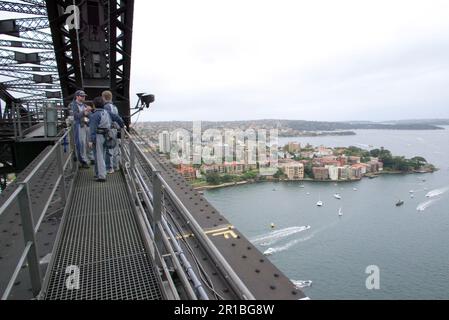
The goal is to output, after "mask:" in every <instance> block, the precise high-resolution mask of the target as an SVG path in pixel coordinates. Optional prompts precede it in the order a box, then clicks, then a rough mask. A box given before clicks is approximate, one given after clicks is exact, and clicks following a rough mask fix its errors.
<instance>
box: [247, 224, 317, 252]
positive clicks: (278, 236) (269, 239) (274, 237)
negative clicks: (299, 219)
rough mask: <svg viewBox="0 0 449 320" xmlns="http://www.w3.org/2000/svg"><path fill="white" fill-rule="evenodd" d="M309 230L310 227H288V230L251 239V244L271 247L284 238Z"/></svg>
mask: <svg viewBox="0 0 449 320" xmlns="http://www.w3.org/2000/svg"><path fill="white" fill-rule="evenodd" d="M309 229H310V226H302V227H289V228H285V229H281V230H277V231H272V232H270V233H268V234H264V235H261V236H258V237H256V238H254V239H252V240H251V242H252V243H254V244H259V245H261V246H262V247H267V246H271V245H273V244H275V243H276V242H278V241H280V240H282V239H284V238H287V237H290V236H292V235H294V234H297V233H299V232H302V231H306V230H309Z"/></svg>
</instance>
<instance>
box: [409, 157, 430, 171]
mask: <svg viewBox="0 0 449 320" xmlns="http://www.w3.org/2000/svg"><path fill="white" fill-rule="evenodd" d="M410 161H411V163H412V164H413V168H414V169H415V170H418V169H419V168H421V167H422V166H425V165H426V164H427V160H426V159H424V158H423V157H413V158H411V159H410Z"/></svg>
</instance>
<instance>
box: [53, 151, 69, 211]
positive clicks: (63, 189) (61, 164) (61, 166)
mask: <svg viewBox="0 0 449 320" xmlns="http://www.w3.org/2000/svg"><path fill="white" fill-rule="evenodd" d="M62 152H63V149H62V145H61V144H59V145H58V147H57V148H56V159H57V162H58V164H57V165H58V173H59V176H60V177H61V181H60V183H61V200H62V202H63V203H64V204H65V203H66V200H67V190H66V187H65V176H64V160H63V157H62Z"/></svg>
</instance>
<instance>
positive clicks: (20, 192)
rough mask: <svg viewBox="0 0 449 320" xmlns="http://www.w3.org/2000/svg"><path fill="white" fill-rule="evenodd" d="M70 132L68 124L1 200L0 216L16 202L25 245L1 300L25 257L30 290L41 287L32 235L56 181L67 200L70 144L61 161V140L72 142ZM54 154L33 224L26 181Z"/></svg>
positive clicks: (41, 217)
mask: <svg viewBox="0 0 449 320" xmlns="http://www.w3.org/2000/svg"><path fill="white" fill-rule="evenodd" d="M72 132H73V130H72V129H71V128H69V129H67V130H66V132H65V133H64V135H63V136H62V137H61V138H60V139H59V140H58V141H57V142H56V144H55V145H54V146H53V147H52V148H51V149H50V150H49V151H48V152H47V153H46V154H45V156H44V157H43V158H42V159H41V160H40V161H39V162H38V164H37V165H36V166H35V168H34V169H33V170H32V171H31V172H30V173H29V174H28V175H27V176H26V177H25V178H24V179H23V180H22V181H18V182H17V184H18V186H17V188H16V190H14V192H13V193H12V194H11V196H10V197H9V198H8V199H7V200H6V201H5V202H4V203H3V205H2V206H1V207H0V216H1V215H2V214H3V213H4V212H5V211H6V210H7V209H8V207H9V206H10V205H12V204H13V203H14V202H15V201H17V202H18V206H19V212H20V215H21V219H22V229H23V235H24V240H25V248H24V250H23V252H22V255H21V256H20V259H19V262H18V264H17V266H16V268H15V270H14V272H13V274H12V276H11V278H10V280H9V282H8V285H7V287H6V289H5V290H4V292H3V293H2V296H1V300H7V299H8V297H9V295H10V294H11V291H12V288H13V285H14V283H15V282H16V279H17V277H18V275H19V272H20V270H21V268H22V266H23V264H24V263H25V260H27V261H28V265H29V274H30V278H31V285H32V291H33V294H34V295H35V296H37V295H38V294H39V293H40V291H41V288H42V276H41V271H40V263H39V254H38V250H37V243H36V235H37V232H38V230H39V227H40V225H41V223H42V221H43V219H44V217H45V213H46V211H47V209H48V207H49V206H50V204H51V200H52V198H53V197H54V195H55V193H56V190H57V188H58V186H59V185H61V189H60V192H61V199H62V201H63V203H64V204H65V202H66V200H67V190H66V188H65V178H66V177H65V175H64V172H65V171H66V169H67V167H68V165H69V163H70V161H71V160H72V159H73V152H74V151H73V148H70V150H69V151H68V156H67V160H66V161H65V162H64V160H63V152H64V149H63V148H64V144H66V143H69V144H72V145H73V141H72V138H73V136H72ZM54 155H55V156H56V161H57V166H58V171H59V172H58V176H57V179H56V183H55V185H54V187H53V189H52V191H51V193H50V195H49V197H48V199H47V201H46V203H45V206H44V208H43V210H42V212H41V213H40V215H39V216H38V221H37V223H36V224H35V223H34V219H33V217H34V216H33V206H32V203H31V197H30V188H29V183H30V181H31V180H32V179H33V178H34V176H35V175H36V173H37V172H38V171H39V170H41V169H42V167H43V166H44V164H46V163H48V159H50V157H52V156H54ZM73 168H74V167H72V169H73Z"/></svg>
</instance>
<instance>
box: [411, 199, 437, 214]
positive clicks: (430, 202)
mask: <svg viewBox="0 0 449 320" xmlns="http://www.w3.org/2000/svg"><path fill="white" fill-rule="evenodd" d="M438 200H439V199H431V200H427V201H425V202H422V203H420V204H419V205H418V206H417V207H416V210H418V211H426V209H427V208H429V207H430V206H432V205H433V204H434V203H435V202H437V201H438Z"/></svg>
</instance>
